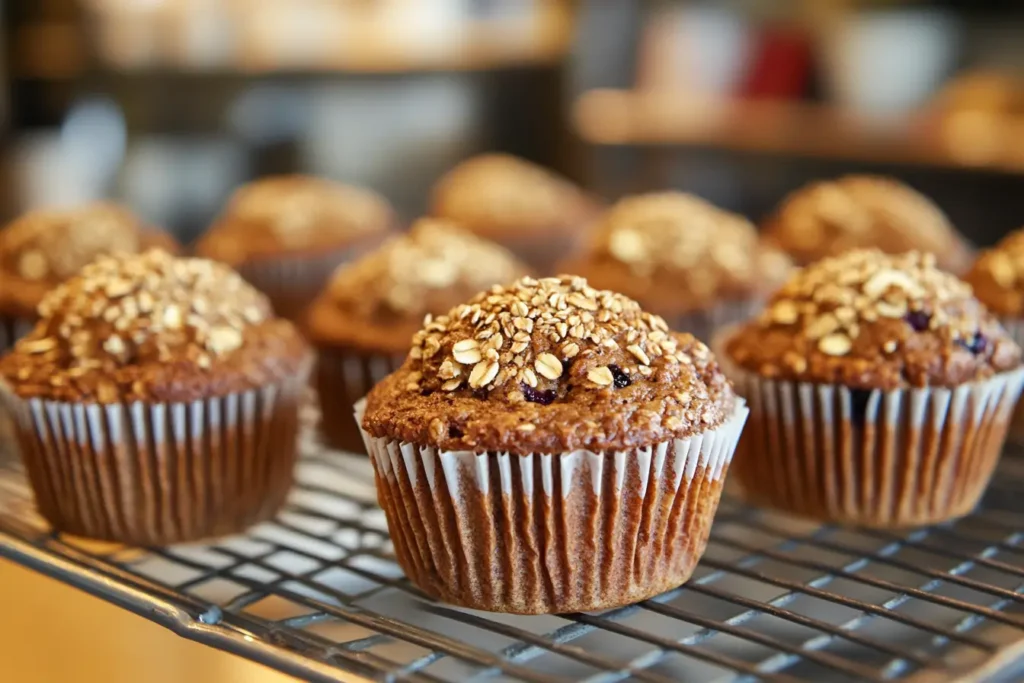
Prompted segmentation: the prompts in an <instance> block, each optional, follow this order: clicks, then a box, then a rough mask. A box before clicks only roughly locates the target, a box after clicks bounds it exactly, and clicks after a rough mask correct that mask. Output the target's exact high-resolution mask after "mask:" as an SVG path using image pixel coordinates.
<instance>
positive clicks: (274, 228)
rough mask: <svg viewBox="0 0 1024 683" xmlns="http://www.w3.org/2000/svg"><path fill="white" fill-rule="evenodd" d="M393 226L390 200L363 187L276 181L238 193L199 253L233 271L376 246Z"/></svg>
mask: <svg viewBox="0 0 1024 683" xmlns="http://www.w3.org/2000/svg"><path fill="white" fill-rule="evenodd" d="M395 223H396V218H395V215H394V212H393V210H392V209H391V207H390V205H389V204H388V203H387V201H386V200H385V199H384V198H383V197H381V196H380V195H378V194H376V193H375V192H372V191H370V190H367V189H365V188H360V187H354V186H351V185H343V184H341V183H335V182H332V181H329V180H326V179H323V178H315V177H310V176H298V175H294V176H275V177H270V178H264V179H261V180H258V181H255V182H253V183H249V184H248V185H245V186H243V187H241V188H239V189H238V190H237V191H236V192H235V194H234V196H232V198H231V200H230V201H229V202H228V205H227V207H226V208H225V210H224V213H223V214H222V215H221V217H220V218H219V219H218V220H217V222H216V223H215V224H214V225H213V226H212V227H211V228H210V230H209V231H208V232H207V233H206V234H205V235H204V236H203V237H202V238H201V239H200V240H199V242H198V243H197V244H196V253H197V254H199V255H200V256H203V257H204V258H211V259H215V260H217V261H222V262H224V263H228V264H230V265H233V266H238V265H240V264H242V263H245V262H248V261H258V260H263V259H273V258H277V257H280V256H283V255H289V256H303V255H308V256H316V255H318V254H321V253H322V252H323V251H324V250H334V249H342V248H347V247H351V246H355V245H359V244H374V243H376V242H378V241H379V240H380V239H382V237H383V236H384V235H386V234H387V233H388V232H390V231H391V230H392V229H393V227H394V226H395Z"/></svg>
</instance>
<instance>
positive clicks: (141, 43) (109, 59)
mask: <svg viewBox="0 0 1024 683" xmlns="http://www.w3.org/2000/svg"><path fill="white" fill-rule="evenodd" d="M0 6H2V7H3V14H2V20H0V21H2V30H0V40H2V41H3V49H2V50H0V83H2V84H3V87H2V88H0V133H2V137H0V140H2V144H0V173H2V178H3V182H2V183H0V217H2V218H4V219H6V218H9V217H11V216H12V215H14V214H15V213H17V212H19V211H22V210H24V209H26V208H29V207H36V206H43V205H68V204H77V203H81V202H83V201H86V200H89V199H93V198H98V197H110V198H114V199H118V200H121V201H124V202H125V203H127V204H129V205H131V206H132V207H133V208H135V209H136V210H137V211H138V212H140V213H141V214H142V215H143V216H144V217H145V218H147V219H148V220H150V221H152V222H154V223H156V224H160V225H164V226H166V227H168V228H169V229H171V230H172V231H173V232H174V233H176V234H177V236H178V237H179V238H181V239H182V240H185V241H188V240H191V239H193V238H194V237H196V236H197V235H198V234H199V233H201V232H202V230H203V229H204V228H205V226H206V225H208V223H209V222H210V220H211V218H212V217H213V216H214V215H215V214H216V213H217V211H218V210H219V208H220V206H221V205H222V203H223V202H224V200H225V199H226V197H227V195H228V194H229V193H230V191H231V190H232V189H233V188H234V187H236V186H237V185H239V184H241V183H243V182H245V181H247V180H250V179H252V178H255V177H258V176H260V175H264V174H268V173H284V172H294V171H303V172H310V173H316V174H322V175H325V176H329V177H333V178H336V179H339V180H343V181H349V182H355V183H359V184H364V185H368V186H370V187H373V188H375V189H377V190H379V191H381V192H383V193H384V194H385V195H386V196H387V197H388V198H389V199H391V200H392V201H393V202H394V203H395V204H396V205H397V206H398V207H399V209H400V211H401V212H402V213H403V215H404V216H405V217H406V218H412V217H414V216H415V215H417V214H418V213H419V212H421V211H422V210H423V208H424V207H425V203H426V198H427V191H428V188H429V187H430V185H431V183H432V182H433V181H434V180H435V179H436V178H437V176H438V175H440V174H441V173H442V172H443V171H444V170H446V169H447V168H449V167H451V166H452V165H453V164H454V163H455V162H456V161H458V160H460V159H462V158H464V157H466V156H469V155H471V154H473V153H476V152H480V151H487V150H500V151H506V152H510V153H513V154H518V155H521V156H523V157H526V158H528V159H531V160H534V161H537V162H540V163H543V164H545V165H547V166H550V167H552V168H554V169H556V170H558V171H561V172H563V173H565V174H567V175H569V176H570V177H572V178H573V179H575V180H577V181H579V182H581V183H583V184H584V185H586V186H588V187H590V188H592V189H594V190H596V191H597V192H598V193H600V194H603V195H604V196H606V197H608V198H615V197H618V196H620V195H622V194H624V193H629V192H636V191H640V190H647V189H655V188H664V187H676V188H682V189H686V190H690V191H693V192H697V193H699V194H702V195H704V196H706V197H707V198H708V199H710V200H712V201H714V202H716V203H718V204H721V205H723V206H725V207H728V208H731V209H734V210H738V211H741V212H743V213H746V214H748V215H750V216H751V217H753V218H755V219H758V218H761V217H763V216H764V215H765V213H766V212H768V211H769V210H770V209H771V207H772V206H774V205H775V204H776V203H777V202H778V200H779V199H780V198H781V197H782V195H783V194H785V193H786V192H788V191H790V190H792V189H795V188H796V187H798V186H800V185H802V184H804V183H805V182H807V181H808V180H810V179H813V178H816V177H823V176H834V175H838V174H841V173H846V172H853V171H857V172H881V173H886V174H891V175H894V176H897V177H899V178H902V179H904V180H906V181H908V182H910V183H911V184H912V185H914V186H915V187H917V188H918V189H921V190H923V191H924V192H926V193H927V194H929V195H931V196H932V197H933V198H934V199H935V200H936V201H937V202H938V203H939V204H940V205H941V206H942V208H943V209H945V210H946V211H947V212H948V213H949V214H950V216H951V217H952V219H953V221H954V223H955V224H956V225H957V226H958V227H959V228H960V230H961V231H962V232H964V233H965V234H966V235H967V236H968V237H969V238H970V239H971V240H973V241H975V242H977V243H979V244H988V243H991V242H993V241H995V240H996V239H997V238H998V237H999V236H1001V235H1002V234H1003V233H1005V232H1007V231H1008V230H1010V229H1012V228H1015V227H1019V226H1020V225H1021V224H1024V39H1022V38H1024V3H1020V2H1017V1H1015V0H945V1H942V2H894V1H885V0H875V1H869V0H863V1H860V2H855V1H852V0H724V1H716V2H682V1H672V2H633V1H629V0H580V1H576V2H570V1H559V0H543V1H542V0H429V1H428V0H6V1H5V2H2V3H0ZM0 585H2V586H4V587H3V588H0V596H2V597H0V600H3V601H4V605H5V617H4V619H3V620H0V633H2V634H3V639H2V641H3V643H4V645H3V647H2V648H0V649H3V650H6V651H7V652H9V653H11V655H12V656H13V658H12V657H8V661H7V664H5V667H6V671H7V673H6V674H5V678H7V679H10V680H17V681H51V680H69V679H74V680H79V681H85V680H104V681H121V680H123V681H136V680H150V681H155V680H169V681H170V680H184V679H187V680H192V681H206V680H210V681H214V680H234V679H235V678H237V679H238V680H250V681H251V680H257V675H258V674H257V673H256V671H257V670H256V669H250V668H246V667H248V666H249V665H248V664H243V663H240V662H239V663H237V664H236V663H233V662H234V660H230V659H229V658H227V656H226V655H223V656H222V655H219V654H216V655H215V654H213V653H209V652H207V651H205V650H203V649H202V648H200V647H199V646H195V645H192V644H187V643H184V642H183V641H179V640H177V639H176V638H175V637H174V636H172V635H171V634H169V633H166V632H162V631H160V630H159V629H158V627H155V626H152V625H149V624H146V623H144V622H142V621H141V620H139V619H138V618H136V617H132V616H128V615H124V614H121V613H120V612H118V611H117V610H115V609H114V608H111V607H108V606H103V605H100V604H99V603H98V602H96V601H94V600H92V599H91V598H86V597H83V596H79V595H77V594H73V593H72V592H71V591H70V589H66V588H58V587H55V585H54V584H52V583H51V582H48V581H47V580H45V579H41V578H37V577H34V576H32V575H30V574H28V573H27V572H24V571H23V570H15V569H13V568H12V567H10V566H9V565H6V564H0ZM41 608H42V611H41ZM49 609H52V610H59V611H62V612H63V613H64V614H65V615H66V618H65V619H63V620H61V621H60V622H59V627H60V629H61V631H60V633H59V634H57V633H54V632H53V629H54V625H53V622H52V620H48V619H44V618H41V616H40V615H45V614H46V610H49ZM97 626H100V628H97ZM58 635H59V637H60V640H61V643H62V647H61V651H60V654H61V656H59V657H54V654H55V653H54V651H53V649H51V647H50V645H48V644H47V643H48V641H49V638H50V637H51V636H58ZM126 651H130V652H131V653H132V656H131V657H125V656H124V653H125V652H126ZM12 662H13V664H12ZM171 662H173V665H172V664H171ZM225 662H228V663H225ZM154 663H158V664H159V665H158V666H153V664H154ZM11 666H13V671H14V676H13V678H11V671H12V669H11V668H10V667H11ZM236 668H237V670H236ZM259 675H262V676H265V677H266V678H265V680H283V679H282V678H281V677H277V676H276V675H274V674H270V673H269V672H266V673H263V674H259ZM154 676H155V677H156V678H154ZM161 676H166V678H161ZM232 677H234V678H232ZM258 680H264V679H263V678H259V679H258Z"/></svg>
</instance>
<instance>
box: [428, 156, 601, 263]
mask: <svg viewBox="0 0 1024 683" xmlns="http://www.w3.org/2000/svg"><path fill="white" fill-rule="evenodd" d="M431 213H432V214H433V215H434V216H437V217H439V218H445V219H448V220H451V221H453V222H455V223H458V224H460V225H462V226H463V227H464V228H466V229H467V230H469V231H471V232H474V233H476V234H477V235H480V236H481V237H485V238H487V239H489V240H492V241H494V242H498V243H499V244H502V245H504V246H506V247H508V248H509V249H511V250H512V251H514V252H515V253H516V255H517V256H519V257H520V258H521V259H523V260H524V261H526V262H527V263H528V264H530V265H531V266H534V267H537V268H539V269H541V270H549V269H550V268H552V267H553V266H554V264H555V263H556V262H557V261H558V259H561V258H563V257H565V256H566V255H567V254H569V253H570V252H571V251H572V250H573V249H575V248H576V246H577V245H578V243H579V241H580V238H581V236H582V235H583V233H584V230H585V229H586V227H587V226H588V224H589V223H590V222H591V221H592V220H593V218H594V216H595V213H596V203H595V202H594V201H593V200H592V199H591V198H589V197H588V196H587V195H586V194H585V193H583V192H582V191H581V190H580V189H579V188H578V187H576V186H575V185H573V184H572V183H570V182H569V181H568V180H566V179H564V178H561V177H559V176H557V175H555V174H554V173H552V172H550V171H548V170H547V169H545V168H542V167H540V166H537V165H535V164H532V163H530V162H528V161H525V160H523V159H519V158H517V157H513V156H509V155H507V154H484V155H481V156H477V157H473V158H471V159H469V160H467V161H464V162H462V163H461V164H459V165H458V166H456V167H455V168H453V169H452V170H451V171H449V172H448V173H447V174H445V175H444V176H443V177H442V178H441V179H440V180H439V181H438V182H437V184H436V185H435V186H434V190H433V193H432V198H431Z"/></svg>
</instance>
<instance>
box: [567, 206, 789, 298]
mask: <svg viewBox="0 0 1024 683" xmlns="http://www.w3.org/2000/svg"><path fill="white" fill-rule="evenodd" d="M791 266H792V263H791V262H790V260H789V258H788V257H787V256H786V255H785V254H784V253H782V252H781V251H779V250H777V249H774V248H772V247H769V246H766V245H764V244H762V243H761V242H760V241H759V240H758V236H757V230H756V228H755V227H754V225H753V224H752V223H750V222H749V221H748V220H747V219H745V218H743V217H742V216H740V215H738V214H734V213H731V212H728V211H725V210H723V209H719V208H718V207H716V206H714V205H712V204H710V203H709V202H707V201H705V200H703V199H701V198H699V197H696V196H694V195H689V194H684V193H681V192H660V193H652V194H646V195H638V196H635V197H628V198H626V199H623V200H622V201H620V202H619V203H617V204H616V205H615V206H613V207H612V208H611V209H610V210H609V211H608V212H607V213H606V214H605V216H604V218H603V219H602V220H601V221H600V223H599V224H598V225H597V227H596V228H595V231H594V233H593V236H592V238H591V247H590V250H589V252H588V253H587V255H586V256H584V257H582V258H580V259H577V260H574V261H570V262H568V263H566V264H565V265H563V267H562V270H563V271H564V272H570V273H576V274H577V275H581V276H583V277H585V278H586V279H587V280H588V281H589V282H591V283H592V284H593V286H595V287H600V288H602V289H610V290H612V291H615V292H621V293H622V294H625V295H626V296H628V297H630V298H631V299H635V300H636V301H638V302H639V303H640V305H641V306H643V307H644V308H646V309H647V310H650V311H652V312H654V313H657V314H659V315H663V316H666V317H675V316H678V315H683V314H687V313H691V312H694V311H701V310H707V309H708V308H711V307H713V306H715V305H716V304H719V303H721V302H723V301H734V300H740V301H742V300H749V299H756V298H761V297H766V296H767V295H768V294H769V293H770V292H772V291H773V290H774V289H776V288H777V287H778V286H779V285H781V284H782V282H784V281H785V278H786V276H787V275H788V273H789V271H790V268H791Z"/></svg>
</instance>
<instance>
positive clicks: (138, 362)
mask: <svg viewBox="0 0 1024 683" xmlns="http://www.w3.org/2000/svg"><path fill="white" fill-rule="evenodd" d="M39 312H40V314H41V316H42V318H41V320H40V321H39V323H38V324H37V325H36V327H35V329H34V330H33V331H32V332H31V333H30V334H29V335H28V336H27V337H25V338H24V339H22V340H21V341H19V342H18V343H17V345H16V346H15V348H14V350H13V351H12V352H11V353H10V354H8V355H7V356H5V357H4V358H3V359H0V377H3V378H4V380H6V382H7V383H8V384H9V385H11V387H12V388H13V390H14V391H15V393H17V394H18V395H20V396H22V397H41V398H50V399H55V400H66V401H84V402H98V403H105V404H107V403H117V402H122V401H132V400H142V401H147V400H148V401H189V400H194V399H198V398H205V397H210V396H218V395H223V394H226V393H234V392H238V391H245V390H248V389H251V388H255V387H259V386H263V385H265V384H267V383H268V382H276V381H278V380H280V379H282V378H285V377H288V376H290V375H293V374H295V373H296V372H299V371H300V369H301V368H302V367H303V366H304V365H305V364H307V363H308V362H309V360H308V356H309V352H308V350H307V348H306V345H305V343H304V342H303V341H302V340H301V338H300V337H299V335H298V333H297V332H296V330H295V329H294V328H293V327H292V326H291V325H290V324H289V323H287V322H284V321H279V320H274V319H273V318H272V317H271V314H270V307H269V304H268V303H267V301H266V299H265V297H263V296H262V295H261V294H259V293H258V292H256V291H255V290H254V289H252V288H251V287H250V286H249V285H247V284H245V283H244V281H242V279H241V278H240V277H239V276H238V275H236V274H235V273H233V272H231V271H230V270H228V269H227V268H226V267H224V266H221V265H219V264H216V263H213V262H210V261H203V260H200V259H175V258H173V257H171V256H170V255H168V254H167V253H165V252H161V251H157V250H154V251H149V252H146V253H145V254H141V255H116V256H108V257H101V258H100V259H98V260H96V261H94V262H93V263H91V264H90V265H88V266H86V267H85V268H84V269H83V270H82V271H81V273H80V274H79V275H78V276H76V277H74V278H71V279H70V280H68V281H67V282H65V283H64V284H62V285H60V286H59V287H57V288H56V289H54V290H53V291H52V292H50V294H48V295H47V296H46V298H45V299H44V300H43V302H42V303H41V304H40V306H39Z"/></svg>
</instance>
